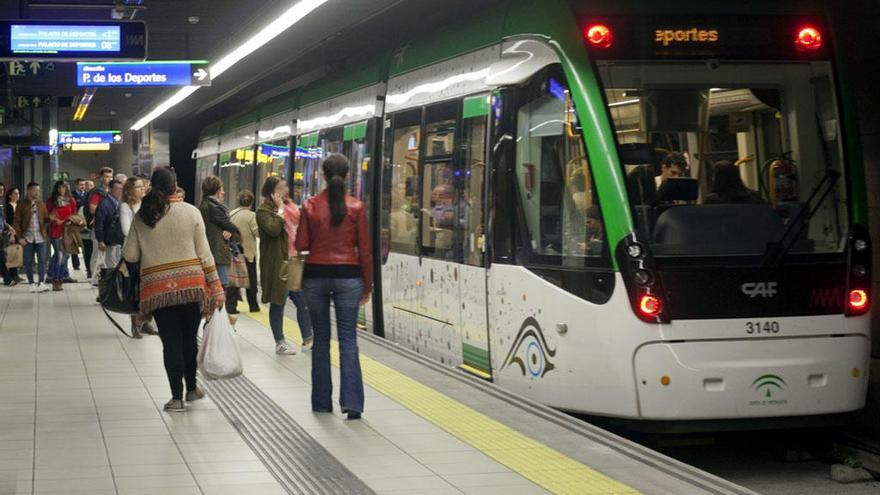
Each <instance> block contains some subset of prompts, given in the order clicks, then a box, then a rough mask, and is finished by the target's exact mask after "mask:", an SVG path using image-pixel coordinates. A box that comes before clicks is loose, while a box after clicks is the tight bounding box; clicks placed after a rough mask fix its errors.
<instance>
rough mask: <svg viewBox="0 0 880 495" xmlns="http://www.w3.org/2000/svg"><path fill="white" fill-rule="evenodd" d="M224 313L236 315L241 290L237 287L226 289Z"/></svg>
mask: <svg viewBox="0 0 880 495" xmlns="http://www.w3.org/2000/svg"><path fill="white" fill-rule="evenodd" d="M225 292H226V312H227V313H229V314H231V315H237V314H238V300H239V299H241V289H239V288H238V287H226V289H225Z"/></svg>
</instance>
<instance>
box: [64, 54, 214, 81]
mask: <svg viewBox="0 0 880 495" xmlns="http://www.w3.org/2000/svg"><path fill="white" fill-rule="evenodd" d="M76 84H77V86H117V87H118V86H210V85H211V75H210V73H209V72H208V63H207V62H205V61H203V60H195V61H158V62H108V63H97V62H95V63H92V62H80V63H77V64H76Z"/></svg>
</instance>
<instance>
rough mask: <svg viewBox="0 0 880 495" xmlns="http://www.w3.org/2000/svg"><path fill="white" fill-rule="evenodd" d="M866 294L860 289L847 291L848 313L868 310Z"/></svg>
mask: <svg viewBox="0 0 880 495" xmlns="http://www.w3.org/2000/svg"><path fill="white" fill-rule="evenodd" d="M868 302H869V301H868V292H867V291H865V290H862V289H853V290H851V291H849V298H848V299H847V304H849V309H850V311H852V312H854V313H859V312H862V311H864V310H866V309H868Z"/></svg>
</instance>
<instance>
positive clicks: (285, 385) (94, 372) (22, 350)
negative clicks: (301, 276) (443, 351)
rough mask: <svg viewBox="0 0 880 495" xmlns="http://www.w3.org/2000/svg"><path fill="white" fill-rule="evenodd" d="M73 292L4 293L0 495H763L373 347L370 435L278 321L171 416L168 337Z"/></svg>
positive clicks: (262, 317) (254, 320)
mask: <svg viewBox="0 0 880 495" xmlns="http://www.w3.org/2000/svg"><path fill="white" fill-rule="evenodd" d="M66 288H67V290H65V291H63V292H58V293H53V292H48V293H44V294H38V295H34V294H30V293H28V292H27V288H26V287H23V286H19V287H15V288H0V494H48V493H53V494H60V493H64V494H111V493H119V494H148V493H161V494H163V495H164V494H190V493H192V494H227V493H229V494H233V493H236V494H237V493H246V494H248V495H260V494H275V493H321V492H324V493H346V492H348V491H347V490H345V489H342V488H339V487H342V486H352V487H354V486H360V487H362V489H363V491H362V493H370V492H375V493H380V494H404V493H407V494H410V493H418V494H447V493H451V494H462V493H465V494H481V495H488V494H496V493H497V494H531V493H583V494H631V493H656V494H690V493H749V492H748V491H746V490H744V489H741V488H739V487H736V486H735V485H732V484H729V483H726V482H724V481H723V480H719V479H716V478H714V477H712V476H711V475H708V474H705V473H702V472H698V471H696V470H693V469H687V467H685V466H682V465H677V464H676V463H675V462H674V461H671V460H669V459H665V458H663V457H662V456H659V455H658V456H652V455H651V454H650V453H647V452H645V451H644V449H641V448H637V447H635V446H634V445H631V444H628V443H627V442H626V441H624V440H620V442H622V443H621V444H620V445H617V444H615V443H614V442H616V440H614V439H613V438H612V439H611V440H608V438H609V437H603V436H601V435H600V434H598V433H597V432H596V431H595V430H590V429H589V428H592V427H589V428H587V427H583V428H587V429H583V428H582V427H581V426H577V425H574V423H572V425H574V426H572V425H568V424H566V420H565V419H559V417H557V416H554V415H553V414H554V413H552V412H547V411H544V410H541V409H540V408H538V409H534V408H530V409H524V408H523V407H522V406H519V405H516V404H515V402H517V401H511V400H504V399H503V397H502V396H501V394H499V393H498V391H497V390H495V391H492V390H489V389H487V388H486V385H483V384H482V383H476V382H477V380H471V379H470V378H466V377H462V376H454V375H455V374H456V373H455V372H452V373H450V372H448V371H447V372H442V371H438V369H437V368H436V367H434V366H432V365H429V364H425V363H424V362H421V361H420V359H418V358H414V357H413V356H411V355H407V353H406V351H402V350H397V349H393V348H392V347H391V346H388V345H384V344H381V343H376V342H373V341H371V339H369V338H365V339H361V351H362V366H363V369H364V378H365V383H366V385H367V388H366V397H367V399H366V407H365V409H366V411H365V413H364V418H363V420H361V421H347V420H345V419H344V417H343V416H342V415H341V414H340V413H335V414H315V413H313V412H312V411H311V410H310V405H309V393H310V386H309V369H310V362H309V359H310V356H309V353H308V352H301V353H300V354H298V355H296V356H276V355H275V354H274V343H273V342H272V338H271V333H270V331H269V329H268V326H267V325H268V322H267V316H268V315H267V313H266V311H265V310H264V311H263V312H262V313H258V314H255V315H253V317H252V316H251V315H249V314H246V313H243V314H242V315H241V318H240V320H239V323H238V325H237V330H238V333H239V336H240V337H241V338H240V343H241V348H242V352H243V357H244V365H245V375H244V377H242V378H241V380H238V381H235V382H232V381H230V382H229V383H221V382H210V381H208V382H205V386H206V388H207V389H208V391H209V396H208V398H207V399H206V400H202V401H199V402H195V403H192V404H190V405H188V411H187V412H186V413H165V412H162V410H161V408H162V405H163V404H164V402H166V401H167V400H168V398H169V397H170V392H169V390H168V385H167V381H166V379H165V374H164V370H163V368H162V358H161V343H160V341H159V339H158V338H157V337H150V336H145V338H144V339H142V340H130V339H128V338H126V337H123V336H122V335H121V334H119V333H118V332H116V331H115V330H114V329H112V327H111V326H110V324H109V323H108V322H107V320H106V317H105V316H104V314H103V313H102V312H101V311H100V309H99V307H98V305H97V304H96V303H95V302H94V297H95V290H94V289H92V288H91V287H89V286H88V285H87V284H76V285H68V286H66ZM118 321H120V323H123V324H124V323H125V320H124V318H119V320H118ZM285 330H286V332H287V333H288V335H290V336H291V338H292V340H296V337H295V335H296V334H297V333H298V332H297V331H296V329H295V324H294V323H293V322H291V321H289V320H288V321H287V323H286V328H285ZM334 373H335V369H334ZM336 379H338V377H336V376H334V380H336ZM493 388H494V387H493ZM248 394H249V395H248ZM242 397H248V398H247V399H242ZM548 411H549V410H548ZM558 416H560V417H562V415H558ZM554 418H555V419H554ZM328 454H329V456H328ZM322 455H324V456H325V457H321V456H322ZM309 456H312V457H309ZM334 458H335V459H334ZM296 459H300V461H297V462H299V464H297V463H295V462H293V460H296ZM309 459H312V460H313V461H314V462H313V463H312V465H311V468H309V467H304V466H309V464H308V462H309ZM321 459H324V460H321ZM328 459H329V460H330V461H333V462H337V461H338V463H340V466H339V469H336V470H335V471H333V469H332V468H333V466H330V465H329V464H333V462H330V461H328ZM319 464H320V465H319ZM331 472H332V473H333V474H332V476H331V475H327V476H328V477H327V478H323V479H322V473H331ZM329 477H332V478H333V480H332V481H333V483H336V484H335V485H332V486H335V487H336V488H330V486H331V485H328V484H327V483H328V482H329V481H331V480H330V479H329ZM321 487H323V488H321Z"/></svg>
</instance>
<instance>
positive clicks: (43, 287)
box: [37, 282, 49, 292]
mask: <svg viewBox="0 0 880 495" xmlns="http://www.w3.org/2000/svg"><path fill="white" fill-rule="evenodd" d="M47 290H49V288H48V287H46V284H45V283H43V282H40V285H39V286H38V287H37V292H46V291H47Z"/></svg>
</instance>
